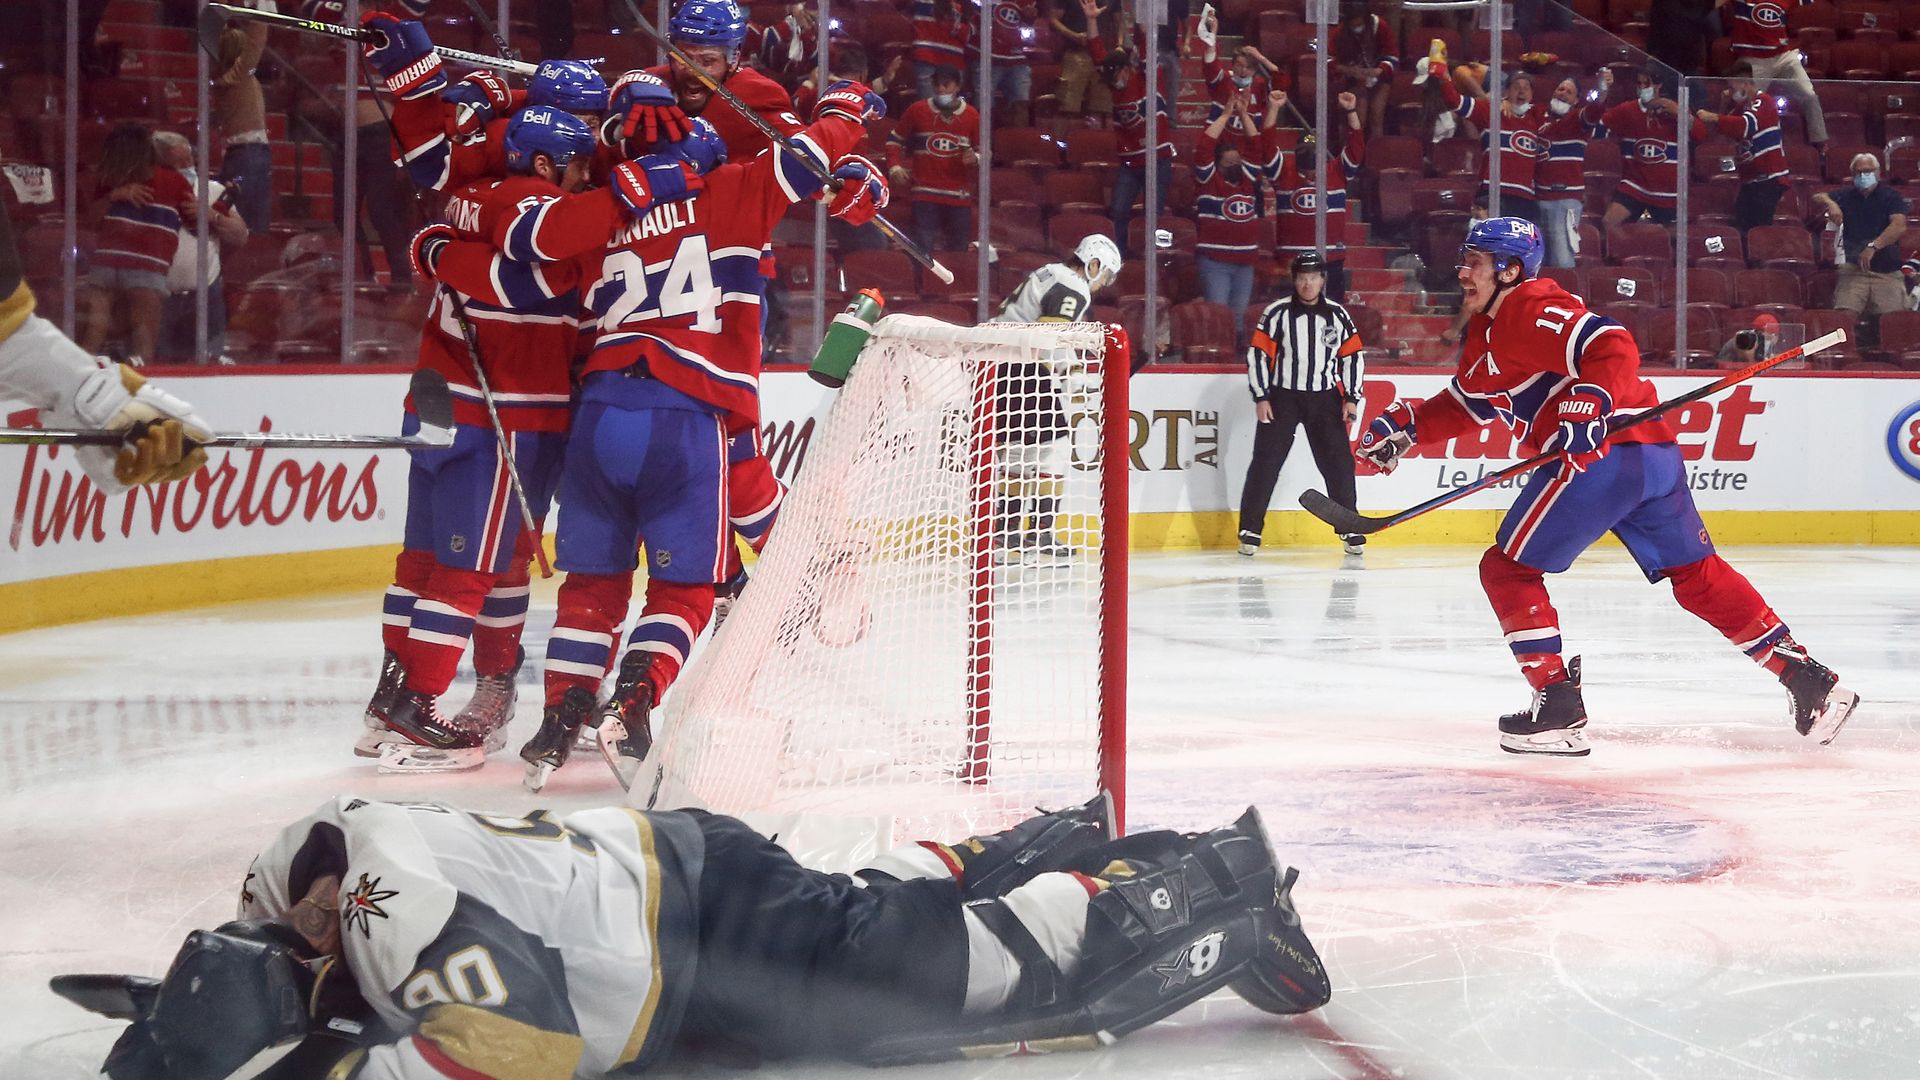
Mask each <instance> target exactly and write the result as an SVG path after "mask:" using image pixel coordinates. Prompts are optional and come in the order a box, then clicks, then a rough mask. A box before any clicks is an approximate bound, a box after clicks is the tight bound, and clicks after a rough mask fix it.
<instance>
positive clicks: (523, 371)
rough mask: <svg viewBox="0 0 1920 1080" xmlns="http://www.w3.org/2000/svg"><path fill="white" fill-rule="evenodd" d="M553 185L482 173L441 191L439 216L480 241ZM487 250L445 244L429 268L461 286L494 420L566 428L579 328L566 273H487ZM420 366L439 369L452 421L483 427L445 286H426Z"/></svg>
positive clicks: (549, 195) (556, 194)
mask: <svg viewBox="0 0 1920 1080" xmlns="http://www.w3.org/2000/svg"><path fill="white" fill-rule="evenodd" d="M561 194H562V192H561V191H560V189H559V188H557V187H555V186H554V185H552V184H550V183H548V182H547V181H545V180H541V179H539V178H537V177H532V176H515V177H510V178H508V179H505V180H483V181H480V182H478V183H473V184H467V185H465V186H463V187H462V188H461V189H460V190H458V191H456V192H455V193H454V194H453V195H452V197H451V198H449V199H448V200H447V209H446V219H447V222H448V224H450V225H452V226H453V227H454V228H455V229H458V230H459V231H460V234H461V236H462V237H464V238H466V239H469V240H481V241H485V240H487V239H488V238H489V237H491V236H493V234H494V232H495V230H496V229H498V228H499V227H500V225H501V224H502V223H503V222H504V221H505V220H506V219H508V218H510V217H513V216H515V215H517V214H520V213H523V212H525V211H526V210H527V209H528V208H529V207H537V206H541V205H544V204H548V203H551V202H553V201H554V200H556V199H558V198H560V196H561ZM475 249H478V250H475ZM494 251H495V249H494V247H493V245H492V244H491V243H490V242H489V243H486V244H458V243H456V244H450V245H448V247H447V248H446V249H445V251H444V253H443V254H442V255H441V258H440V262H439V265H438V268H437V273H436V275H435V276H436V277H437V278H438V279H439V281H440V282H441V283H442V284H444V285H446V286H448V287H449V288H453V289H455V290H457V291H459V292H460V294H461V300H462V302H463V303H464V304H465V306H466V311H467V321H468V322H470V323H472V324H473V331H474V337H475V338H476V339H478V341H479V343H480V355H481V357H483V358H484V359H485V362H486V373H487V382H488V384H489V385H490V386H491V387H492V389H493V399H494V405H495V407H496V408H497V409H498V411H499V413H500V426H501V427H503V428H505V429H507V430H508V431H565V430H567V422H568V418H569V415H570V413H569V406H570V400H571V392H572V386H571V380H570V376H569V369H570V367H571V365H572V362H573V354H574V349H575V347H576V346H577V344H578V342H579V337H580V320H579V307H580V304H579V297H578V295H577V294H576V293H575V292H574V289H573V282H572V281H571V280H567V275H565V274H554V275H552V276H551V277H550V276H549V268H546V267H527V268H521V269H523V270H524V271H525V272H522V273H519V274H516V275H512V276H509V277H505V278H502V277H501V276H500V275H496V274H494V273H492V264H493V262H494V259H493V255H494ZM476 279H477V280H476ZM420 366H421V367H424V368H431V369H432V370H434V371H438V372H439V373H441V374H442V375H445V376H446V377H447V387H448V389H450V390H451V391H453V418H454V420H455V421H456V422H458V423H462V424H474V425H477V426H480V427H486V426H488V424H489V420H488V417H487V409H486V404H485V402H484V400H483V399H482V398H481V396H480V386H479V383H478V381H477V380H476V379H475V378H474V375H473V361H472V359H471V358H470V357H469V355H468V352H467V343H466V339H465V338H464V337H463V336H462V335H461V332H460V325H459V323H458V322H457V321H456V320H455V318H454V312H453V305H452V304H450V303H448V302H447V297H446V293H445V290H436V291H435V292H434V296H433V306H432V307H431V308H429V309H428V310H427V325H426V329H425V330H424V331H422V332H421V335H420Z"/></svg>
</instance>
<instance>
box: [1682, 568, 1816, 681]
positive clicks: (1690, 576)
mask: <svg viewBox="0 0 1920 1080" xmlns="http://www.w3.org/2000/svg"><path fill="white" fill-rule="evenodd" d="M1667 580H1668V581H1669V582H1671V583H1672V585H1673V598H1674V599H1675V600H1678V601H1679V602H1680V606H1681V607H1683V608H1686V609H1687V610H1688V611H1691V612H1693V613H1694V614H1695V615H1698V616H1699V617H1700V618H1701V619H1703V620H1705V621H1706V623H1707V625H1709V626H1711V627H1713V628H1714V629H1715V630H1718V631H1720V633H1721V634H1723V635H1725V636H1726V639H1727V640H1728V641H1731V642H1733V645H1734V648H1736V649H1739V650H1740V651H1741V652H1744V653H1746V654H1747V655H1748V656H1749V657H1751V658H1752V659H1753V662H1754V663H1756V664H1759V665H1760V666H1761V667H1763V668H1766V669H1767V670H1768V671H1770V672H1772V673H1774V674H1775V675H1778V674H1780V672H1781V671H1782V670H1783V669H1784V668H1785V667H1786V663H1787V661H1786V658H1785V657H1782V656H1780V655H1779V654H1777V653H1776V652H1775V651H1774V648H1773V647H1774V646H1775V645H1778V644H1780V643H1782V642H1791V641H1792V640H1793V637H1792V635H1791V634H1789V633H1788V632H1787V624H1786V623H1783V622H1781V621H1780V616H1778V615H1775V614H1774V613H1773V609H1772V608H1771V607H1768V606H1767V602H1766V600H1765V599H1763V598H1762V597H1761V596H1760V591H1759V590H1758V589H1755V588H1754V587H1753V583H1752V582H1750V581H1748V580H1747V579H1746V577H1745V576H1744V575H1742V574H1741V573H1740V571H1738V570H1735V569H1734V568H1733V567H1731V566H1729V565H1727V561H1726V560H1725V559H1722V558H1721V557H1720V556H1718V555H1709V556H1707V557H1706V558H1704V559H1701V560H1700V561H1699V562H1695V563H1688V564H1687V565H1685V566H1679V567H1675V568H1673V569H1671V570H1668V571H1667Z"/></svg>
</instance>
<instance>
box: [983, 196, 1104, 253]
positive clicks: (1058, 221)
mask: <svg viewBox="0 0 1920 1080" xmlns="http://www.w3.org/2000/svg"><path fill="white" fill-rule="evenodd" d="M999 210H1000V208H999V207H995V208H994V212H995V214H996V216H997V215H998V213H999ZM1092 233H1100V234H1102V235H1104V236H1112V235H1113V222H1112V221H1111V220H1109V219H1107V218H1105V217H1102V216H1101V215H1099V214H1065V213H1062V214H1055V215H1053V219H1052V220H1051V221H1049V222H1047V242H1048V243H1049V244H1050V245H1052V247H1053V250H1054V251H1055V252H1056V253H1058V254H1059V255H1061V256H1063V257H1064V256H1066V255H1067V254H1069V253H1071V252H1072V251H1073V249H1074V248H1075V247H1076V246H1077V245H1078V244H1079V243H1080V240H1081V238H1082V237H1084V236H1087V235H1089V234H1092Z"/></svg>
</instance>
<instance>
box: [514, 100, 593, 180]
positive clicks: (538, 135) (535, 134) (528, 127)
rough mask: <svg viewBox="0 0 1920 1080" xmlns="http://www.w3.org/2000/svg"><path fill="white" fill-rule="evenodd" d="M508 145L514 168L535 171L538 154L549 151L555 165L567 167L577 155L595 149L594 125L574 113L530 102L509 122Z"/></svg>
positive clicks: (591, 151)
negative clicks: (534, 160)
mask: <svg viewBox="0 0 1920 1080" xmlns="http://www.w3.org/2000/svg"><path fill="white" fill-rule="evenodd" d="M506 147H507V168H508V169H509V170H510V171H512V172H516V173H528V172H532V171H533V158H534V155H535V154H545V155H547V156H548V157H550V158H552V159H553V165H554V167H555V168H557V169H564V168H566V167H567V165H568V163H569V162H571V161H572V160H573V159H574V156H575V155H577V154H591V153H593V147H594V142H593V129H592V128H590V127H588V126H587V125H586V122H585V121H583V120H581V119H580V118H579V117H577V116H574V115H573V114H571V113H567V112H562V111H561V110H559V109H557V108H550V107H545V106H532V105H529V106H527V107H526V108H524V109H521V110H520V111H519V112H517V113H514V114H513V119H512V120H509V121H508V122H507V137H506Z"/></svg>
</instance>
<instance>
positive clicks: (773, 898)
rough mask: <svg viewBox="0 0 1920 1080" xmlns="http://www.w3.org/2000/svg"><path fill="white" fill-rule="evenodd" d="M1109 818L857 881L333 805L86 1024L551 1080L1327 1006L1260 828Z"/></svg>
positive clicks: (182, 1058)
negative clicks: (231, 913)
mask: <svg viewBox="0 0 1920 1080" xmlns="http://www.w3.org/2000/svg"><path fill="white" fill-rule="evenodd" d="M1107 806H1108V803H1107V801H1106V798H1105V796H1102V797H1100V798H1098V799H1095V800H1094V801H1093V802H1091V803H1089V804H1088V805H1086V806H1083V807H1077V808H1075V809H1072V810H1068V811H1064V812H1060V813H1052V814H1043V815H1040V816H1038V817H1035V818H1031V819H1029V820H1027V821H1025V822H1023V823H1021V824H1020V825H1017V826H1015V827H1014V828H1012V829H1010V830H1008V831H1006V832H1003V833H998V834H995V835H991V836H984V837H976V838H973V839H970V840H966V841H962V842H960V843H955V844H952V845H950V846H949V845H946V844H936V843H922V844H913V845H908V846H906V847H902V848H897V849H895V850H893V851H890V852H887V853H885V854H883V855H881V856H880V857H879V858H878V859H877V860H876V861H875V863H874V865H872V866H870V867H868V868H866V869H863V870H861V871H860V872H859V873H857V874H855V875H852V876H848V875H840V874H825V873H820V872H818V871H814V870H809V869H806V868H804V867H802V866H800V865H799V864H798V863H796V862H795V861H794V860H793V859H792V857H790V856H789V855H788V854H787V853H786V852H785V851H784V850H782V849H781V848H779V847H778V846H776V845H775V844H773V843H772V842H770V841H768V840H766V839H764V838H762V837H761V836H759V835H757V834H756V833H754V832H753V831H752V830H750V829H749V828H747V827H746V826H745V825H743V824H742V823H740V822H739V821H737V820H735V819H733V818H729V817H722V816H719V815H714V814H708V813H705V812H703V811H698V810H679V811H665V812H641V811H635V810H627V809H599V810H586V811H581V812H579V813H575V814H571V815H569V816H567V817H565V818H558V817H555V816H552V815H550V814H549V813H548V812H547V811H544V810H537V811H534V812H533V813H531V814H529V815H527V816H526V817H524V818H506V817H498V816H494V815H491V814H481V813H470V812H467V811H464V810H459V809H456V808H454V807H451V806H447V805H444V804H439V803H384V802H371V801H366V800H362V799H358V798H354V797H351V796H340V797H338V798H336V799H334V800H332V801H330V802H328V803H326V804H325V805H323V806H321V807H320V808H319V809H318V810H317V811H315V812H314V813H313V814H311V815H310V816H308V817H307V818H305V819H304V820H301V821H299V822H296V823H294V824H293V825H291V826H289V827H288V828H286V829H285V830H283V831H282V832H281V833H280V834H279V836H278V837H277V838H275V839H274V841H273V842H272V843H271V844H269V845H268V847H267V848H266V850H264V851H263V852H261V854H260V855H259V856H258V857H257V858H256V859H255V860H254V862H253V864H252V866H251V867H250V868H249V871H248V873H247V876H246V879H245V881H244V882H243V883H242V885H241V889H240V905H239V918H238V920H237V921H235V922H229V923H226V924H224V925H222V926H220V927H218V928H216V929H214V930H199V931H194V932H193V933H191V934H189V935H188V936H187V940H186V942H185V944H184V945H183V946H182V947H181V949H180V950H179V952H178V954H177V955H176V956H175V957H174V960H173V963H172V965H171V966H170V968H169V969H168V973H167V977H166V979H165V981H164V982H161V983H158V984H156V983H155V982H154V981H153V980H148V979H138V978H134V977H117V978H116V977H105V978H102V977H98V976H95V977H92V981H93V982H95V983H96V984H98V983H111V986H112V991H117V993H113V992H102V993H100V994H98V995H97V996H95V997H94V998H93V999H92V1007H100V1006H101V1005H103V1004H104V1002H105V1001H106V1000H111V999H113V998H116V997H117V999H118V1000H117V1002H116V1003H115V1007H110V1008H109V1013H110V1015H117V1016H119V1017H120V1018H122V1019H126V1018H132V1019H133V1020H134V1023H133V1024H132V1026H131V1027H129V1028H128V1029H127V1030H126V1031H125V1032H123V1033H122V1035H121V1036H120V1039H119V1041H118V1042H117V1043H115V1045H114V1047H113V1051H112V1053H111V1054H110V1056H109V1057H108V1059H107V1064H106V1068H105V1072H106V1073H107V1075H108V1076H109V1077H111V1078H112V1080H161V1078H175V1080H179V1078H188V1077H191V1078H215V1077H224V1076H229V1075H234V1074H235V1070H236V1069H239V1068H241V1067H243V1066H245V1067H250V1068H260V1067H263V1066H264V1067H266V1068H268V1069H270V1070H271V1075H273V1076H274V1077H276V1078H278V1080H321V1078H327V1080H446V1078H448V1077H474V1078H478V1077H503V1078H504V1077H550V1078H556V1080H557V1078H561V1077H597V1076H604V1075H607V1074H609V1073H616V1074H620V1075H627V1074H630V1073H632V1072H635V1071H638V1070H642V1069H646V1068H648V1067H652V1066H655V1065H658V1064H660V1063H662V1062H663V1061H665V1060H668V1059H669V1057H670V1055H672V1054H673V1053H674V1052H675V1051H676V1050H681V1049H687V1048H695V1047H697V1048H700V1049H703V1050H707V1051H709V1052H711V1051H713V1050H716V1049H721V1050H728V1051H731V1054H730V1057H733V1058H735V1059H742V1058H744V1059H747V1060H756V1059H771V1060H779V1059H789V1058H803V1057H811V1058H832V1059H838V1060H842V1061H857V1062H862V1063H868V1064H885V1063H890V1062H904V1061H916V1060H933V1059H939V1058H959V1057H961V1056H962V1055H963V1054H964V1053H965V1051H966V1048H969V1047H987V1046H996V1045H998V1046H1001V1047H1002V1048H1003V1051H1002V1052H1004V1051H1005V1048H1006V1046H1007V1044H1013V1043H1017V1042H1030V1043H1036V1044H1040V1043H1044V1041H1045V1040H1052V1039H1073V1040H1075V1043H1074V1044H1073V1045H1080V1046H1091V1045H1097V1044H1098V1043H1101V1042H1107V1041H1111V1040H1112V1039H1113V1038H1114V1037H1116V1036H1119V1035H1124V1034H1126V1033H1127V1032H1130V1031H1132V1030H1134V1029H1136V1028H1139V1027H1142V1026H1144V1025H1146V1024H1149V1023H1152V1022H1153V1021H1155V1020H1158V1019H1160V1018H1161V1017H1164V1016H1167V1015H1169V1014H1171V1013H1173V1012H1175V1011H1176V1010H1178V1009H1181V1008H1183V1007H1185V1006H1187V1005H1189V1004H1191V1003H1193V1002H1195V1001H1198V1000H1200V999H1201V998H1204V997H1206V996H1207V995H1209V994H1211V993H1213V992H1214V991H1216V990H1219V989H1221V988H1223V987H1224V988H1230V989H1232V990H1234V991H1235V992H1237V993H1238V994H1239V995H1240V996H1241V997H1243V998H1245V999H1246V1000H1247V1001H1248V1002H1250V1003H1251V1004H1253V1005H1255V1006H1256V1007H1258V1008H1260V1009H1262V1010H1264V1011H1267V1012H1270V1013H1276V1014H1289V1013H1301V1012H1307V1011H1309V1010H1312V1009H1315V1008H1318V1007H1319V1006H1320V1005H1322V1004H1324V1003H1325V1002H1326V1001H1327V999H1328V997H1329V993H1330V990H1329V986H1328V982H1327V977H1326V973H1325V970H1324V968H1323V967H1322V965H1321V964H1320V961H1319V958H1318V956H1316V955H1315V952H1314V949H1313V945H1312V943H1311V942H1310V941H1309V940H1308V939H1307V936H1306V934H1305V933H1304V932H1302V930H1301V928H1300V917H1299V915H1298V913H1297V912H1296V911H1295V909H1294V907H1293V903H1292V897H1291V895H1290V894H1291V890H1292V885H1293V882H1294V879H1295V877H1296V876H1297V872H1296V871H1293V870H1291V869H1287V870H1284V871H1282V870H1281V869H1280V868H1279V867H1278V866H1277V865H1276V863H1275V860H1274V856H1273V852H1272V850H1271V848H1270V847H1269V846H1268V843H1267V837H1266V834H1265V831H1264V829H1262V827H1261V824H1260V819H1259V816H1258V814H1257V813H1255V812H1254V811H1253V810H1251V809H1249V810H1248V811H1247V812H1246V813H1245V814H1243V815H1242V816H1241V817H1240V818H1239V819H1238V820H1236V821H1235V822H1233V823H1232V824H1230V825H1228V826H1226V827H1224V828H1220V829H1215V830H1213V831H1211V832H1205V833H1197V834H1180V833H1173V832H1151V833H1140V834H1136V835H1134V836H1129V837H1125V838H1122V839H1113V838H1111V836H1110V833H1109V831H1108V828H1107V827H1106V824H1107V821H1108V820H1110V819H1109V818H1107V816H1106V813H1105V810H1106V807H1107ZM78 978H79V979H87V978H88V977H84V976H82V977H78ZM55 987H56V989H60V988H61V987H62V983H61V981H59V980H56V982H55ZM75 996H76V997H79V998H80V999H81V1000H82V1003H83V1004H87V1003H88V1001H87V1000H86V999H85V997H84V996H83V995H75ZM248 1075H257V1074H254V1073H248Z"/></svg>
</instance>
